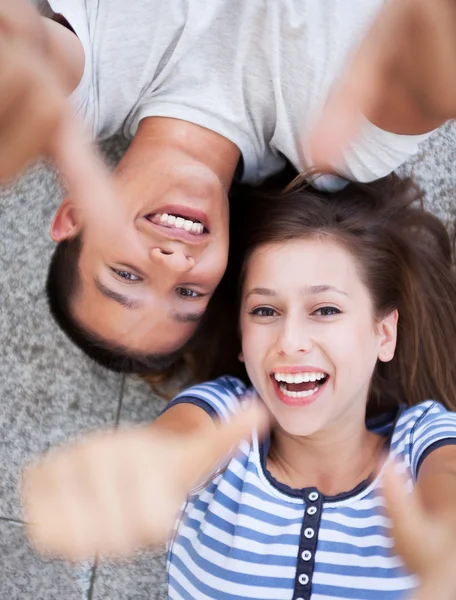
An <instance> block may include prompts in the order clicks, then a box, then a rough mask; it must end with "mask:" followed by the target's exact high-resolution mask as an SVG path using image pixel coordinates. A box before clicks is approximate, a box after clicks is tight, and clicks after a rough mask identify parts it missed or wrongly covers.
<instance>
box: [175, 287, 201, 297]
mask: <svg viewBox="0 0 456 600" xmlns="http://www.w3.org/2000/svg"><path fill="white" fill-rule="evenodd" d="M177 293H178V294H179V296H182V297H183V298H201V296H202V295H203V294H200V293H199V292H195V290H191V289H190V288H184V287H178V288H177Z"/></svg>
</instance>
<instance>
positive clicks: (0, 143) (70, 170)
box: [0, 0, 115, 206]
mask: <svg viewBox="0 0 456 600" xmlns="http://www.w3.org/2000/svg"><path fill="white" fill-rule="evenodd" d="M56 26H57V25H56ZM48 42H49V39H48V36H47V31H46V27H45V25H44V20H43V19H42V17H41V16H40V15H39V14H38V12H37V11H36V9H35V8H34V7H33V5H32V4H31V3H30V2H29V1H27V0H0V182H5V181H7V180H9V179H10V178H12V177H13V176H15V175H17V174H18V173H19V172H20V171H21V170H22V169H23V168H24V167H26V166H27V165H28V164H29V163H30V162H32V161H33V160H35V159H37V158H38V157H39V156H47V157H49V158H51V159H53V160H54V161H55V163H56V165H57V167H58V168H59V170H60V172H61V174H62V175H63V177H64V179H65V182H66V184H67V187H68V190H69V192H70V194H71V195H72V197H73V198H74V199H75V200H76V201H79V202H80V203H84V204H86V205H88V206H91V205H96V204H97V202H99V198H100V195H101V197H103V196H104V195H109V196H111V195H112V194H114V193H115V190H114V187H113V184H112V183H111V181H110V178H109V175H108V173H107V170H106V169H105V167H104V166H103V164H102V161H101V160H100V158H99V157H98V156H97V154H96V152H95V151H94V149H93V148H92V146H91V144H90V142H89V141H88V140H87V139H86V138H85V133H84V129H83V126H82V124H81V123H79V121H78V120H77V119H76V117H75V115H74V114H73V113H72V111H71V110H70V108H69V106H68V102H67V95H68V89H65V85H64V81H63V79H62V76H59V74H58V72H57V69H56V68H55V64H54V63H53V62H52V61H51V60H50V57H49V52H48ZM60 75H61V74H60Z"/></svg>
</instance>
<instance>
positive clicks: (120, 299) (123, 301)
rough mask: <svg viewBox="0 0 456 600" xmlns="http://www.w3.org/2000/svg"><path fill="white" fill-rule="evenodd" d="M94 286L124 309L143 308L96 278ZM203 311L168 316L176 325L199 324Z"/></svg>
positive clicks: (173, 313)
mask: <svg viewBox="0 0 456 600" xmlns="http://www.w3.org/2000/svg"><path fill="white" fill-rule="evenodd" d="M95 285H96V286H97V289H98V290H99V291H100V292H101V293H102V294H103V296H105V298H109V299H110V300H114V301H115V302H117V303H118V304H120V305H121V306H123V307H124V308H128V309H129V310H135V309H136V308H140V307H141V306H143V304H142V303H141V302H138V301H136V300H131V298H129V297H128V296H125V295H124V294H120V293H119V292H115V291H114V290H111V289H110V288H108V287H107V286H106V285H104V284H103V283H102V282H101V281H100V280H99V279H98V277H96V278H95ZM203 315H204V311H202V312H196V313H180V312H171V313H169V316H170V317H171V319H173V321H177V322H178V323H199V322H200V321H201V319H202V318H203Z"/></svg>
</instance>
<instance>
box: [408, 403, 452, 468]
mask: <svg viewBox="0 0 456 600" xmlns="http://www.w3.org/2000/svg"><path fill="white" fill-rule="evenodd" d="M426 404H428V406H427V408H426V410H425V411H424V412H423V413H422V414H421V416H420V418H419V419H418V420H417V421H416V423H415V426H414V427H413V430H412V436H411V450H410V452H411V456H410V464H411V467H412V473H413V477H414V478H415V479H416V477H417V476H418V471H419V470H420V467H421V465H422V463H423V461H424V459H425V458H426V456H428V455H429V454H430V453H431V452H432V451H433V450H436V449H437V448H440V447H442V446H447V445H449V444H456V413H453V412H450V411H449V410H447V409H446V408H445V407H444V406H443V405H442V404H440V403H439V402H429V403H426Z"/></svg>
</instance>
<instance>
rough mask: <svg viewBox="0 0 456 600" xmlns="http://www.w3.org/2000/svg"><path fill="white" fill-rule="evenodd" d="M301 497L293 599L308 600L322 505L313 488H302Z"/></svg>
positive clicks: (320, 498) (317, 493)
mask: <svg viewBox="0 0 456 600" xmlns="http://www.w3.org/2000/svg"><path fill="white" fill-rule="evenodd" d="M303 499H304V502H305V511H304V519H303V522H302V528H301V537H300V544H299V551H298V564H297V570H296V579H295V588H294V594H293V600H310V596H311V592H312V574H313V570H314V566H315V551H316V547H317V541H318V529H319V526H320V519H321V510H322V505H323V498H322V495H321V494H320V492H319V491H318V490H317V489H315V488H310V489H307V490H304V494H303Z"/></svg>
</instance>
